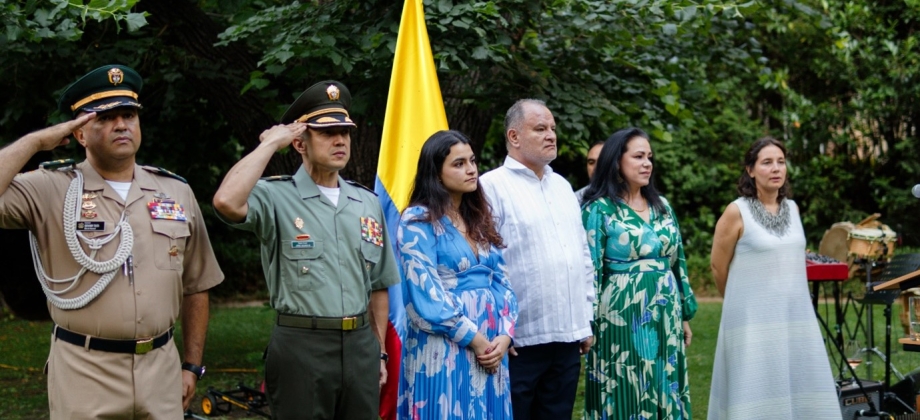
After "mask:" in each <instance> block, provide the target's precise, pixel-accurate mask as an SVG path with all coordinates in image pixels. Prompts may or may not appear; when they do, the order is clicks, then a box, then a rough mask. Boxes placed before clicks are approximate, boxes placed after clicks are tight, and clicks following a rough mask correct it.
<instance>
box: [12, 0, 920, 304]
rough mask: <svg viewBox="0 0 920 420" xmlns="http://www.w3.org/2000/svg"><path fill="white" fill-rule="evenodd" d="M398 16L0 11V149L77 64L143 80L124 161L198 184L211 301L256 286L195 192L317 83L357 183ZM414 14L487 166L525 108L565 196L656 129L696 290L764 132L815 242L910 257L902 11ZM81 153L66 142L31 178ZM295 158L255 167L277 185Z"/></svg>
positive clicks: (249, 256)
mask: <svg viewBox="0 0 920 420" xmlns="http://www.w3.org/2000/svg"><path fill="white" fill-rule="evenodd" d="M401 3H402V2H392V1H383V0H366V1H357V0H339V1H324V0H316V1H306V2H297V1H295V2H288V1H271V0H245V1H244V0H198V1H188V0H162V1H157V2H154V1H153V0H143V1H130V0H122V1H97V0H93V1H90V2H83V1H75V0H69V1H64V0H52V1H9V0H0V25H2V28H0V51H2V56H3V61H2V64H0V89H2V90H3V92H4V93H5V94H4V95H2V96H0V143H4V142H10V141H13V140H14V139H16V138H18V137H19V136H21V135H22V134H24V133H26V132H28V131H31V130H34V129H37V128H39V127H42V126H44V125H46V124H49V123H54V122H58V121H61V120H63V119H64V116H61V115H58V114H57V113H55V112H54V111H53V110H54V109H55V108H56V99H57V98H58V97H59V95H60V92H61V91H62V90H63V88H64V87H65V86H66V85H67V84H68V83H70V82H72V81H73V80H75V79H76V78H77V77H79V75H82V74H83V73H85V72H86V71H88V70H89V69H92V68H95V67H97V66H99V65H102V64H106V63H110V62H120V63H124V64H127V65H131V66H133V67H135V68H137V69H138V70H139V71H140V73H141V74H142V75H143V76H144V77H145V88H144V92H143V93H142V97H141V99H142V102H143V103H144V105H145V109H144V111H143V113H142V121H143V130H144V143H145V144H144V146H143V147H142V151H141V154H140V156H139V160H140V161H141V162H144V163H148V164H155V165H160V166H164V167H166V168H169V169H172V170H175V171H176V172H179V173H180V174H182V175H183V176H185V177H186V178H187V179H189V181H190V184H191V185H192V186H193V188H194V189H195V191H196V193H197V195H198V198H199V200H200V201H201V204H202V207H203V208H204V209H205V211H206V213H208V214H209V229H210V232H211V237H212V241H213V242H214V245H215V248H216V250H217V252H218V254H219V259H220V260H221V264H222V267H223V268H224V271H225V273H226V274H227V275H228V283H227V284H226V286H224V287H221V288H219V289H221V290H219V291H217V293H221V294H235V293H242V294H251V293H257V292H259V291H261V290H262V289H263V287H262V286H261V267H260V264H259V258H258V245H257V244H256V242H255V240H254V238H251V237H249V236H247V235H244V234H240V233H238V232H232V231H229V230H228V229H227V228H226V227H225V226H223V225H222V224H221V223H219V222H217V221H216V219H214V218H213V216H212V215H211V211H210V197H211V196H212V194H213V192H214V191H215V190H216V187H217V185H218V184H219V182H220V180H221V178H222V175H223V174H224V173H225V172H226V171H227V169H228V168H229V167H230V166H231V165H232V164H233V163H235V162H236V161H237V160H238V159H239V158H240V157H241V156H242V155H243V154H244V153H246V152H247V151H248V150H250V149H251V148H252V147H254V146H255V145H256V144H257V142H258V140H257V139H258V134H259V132H260V131H261V130H262V129H264V128H267V127H268V126H270V125H271V124H272V121H274V119H276V118H277V117H278V116H279V115H280V113H281V111H282V110H283V109H284V107H285V106H286V105H287V104H289V103H290V102H291V101H292V100H293V98H294V97H296V95H297V94H299V93H300V92H301V91H302V90H303V88H305V87H306V86H309V85H310V84H312V83H313V82H315V81H318V80H324V79H330V78H333V79H338V80H342V81H344V82H345V83H346V84H347V85H348V86H349V88H350V89H351V91H352V93H353V94H354V96H355V98H356V99H355V104H354V107H353V108H354V109H353V110H352V113H353V116H354V117H355V119H356V121H358V123H359V127H358V129H357V130H356V132H355V134H354V139H355V140H354V142H355V144H354V149H355V153H354V157H353V161H352V163H351V164H350V165H349V168H348V169H347V171H346V174H345V175H346V176H348V177H351V178H354V179H357V180H358V181H360V182H363V183H367V184H372V183H373V174H374V172H375V167H376V159H377V153H376V152H377V150H379V133H380V127H381V126H382V123H383V117H384V116H383V110H384V109H385V103H386V98H387V89H388V86H389V80H390V70H391V66H392V57H393V51H394V48H395V43H396V36H397V33H398V29H399V19H400V16H401V12H402V4H401ZM423 3H424V6H425V11H426V18H427V23H428V32H429V36H430V39H431V47H432V51H433V53H434V55H435V60H436V64H437V66H438V76H439V79H440V83H441V88H442V93H443V96H444V98H445V106H446V108H447V113H448V120H449V122H450V125H451V127H452V128H457V129H460V130H462V131H464V132H466V133H467V134H469V135H470V136H471V137H472V138H473V139H474V142H475V146H476V149H477V152H478V153H479V155H480V157H481V158H482V159H481V161H482V162H483V168H482V169H483V170H486V169H490V168H492V167H494V166H497V165H499V164H500V162H501V160H502V159H503V157H504V146H503V143H504V142H503V139H502V135H501V128H500V122H501V119H502V117H503V115H504V111H505V110H506V109H507V107H508V106H510V104H511V103H513V102H514V101H515V100H516V99H519V98H522V97H537V98H542V99H545V100H546V101H547V103H548V105H549V107H550V108H551V109H552V110H553V111H554V113H555V115H556V120H557V123H558V126H559V137H560V157H559V159H558V160H557V161H556V162H555V163H554V167H555V168H556V169H557V171H558V172H560V173H563V174H564V175H566V176H567V177H568V178H569V179H570V180H571V181H572V182H573V186H574V187H576V188H577V187H580V186H581V185H583V184H584V183H585V182H586V181H587V180H586V179H585V174H584V170H583V162H582V159H583V157H582V156H583V155H584V153H585V151H586V149H587V147H588V145H589V144H590V143H592V142H594V141H596V140H602V139H604V138H606V137H607V136H608V135H610V134H611V133H612V132H613V131H615V130H616V129H619V128H622V127H626V126H631V125H632V126H638V127H641V128H643V129H645V130H646V131H648V132H649V133H650V134H651V135H652V137H653V138H652V144H653V148H654V149H655V153H656V156H657V162H656V168H655V170H656V176H657V178H658V179H657V184H658V186H659V187H660V189H662V190H663V191H664V193H665V195H666V196H667V197H668V198H669V200H670V201H671V202H672V203H673V205H674V206H675V210H676V211H677V213H678V216H679V218H680V222H681V226H682V230H683V235H684V238H685V241H686V245H687V249H688V254H689V260H690V265H691V272H692V273H693V277H694V281H695V283H696V287H697V288H698V289H700V290H707V289H708V290H711V288H710V287H711V286H709V285H708V284H707V282H708V279H709V270H708V254H709V247H710V244H711V239H712V231H713V229H714V226H715V222H716V221H717V220H718V217H719V215H720V214H721V212H722V209H723V208H724V206H725V205H726V204H727V203H729V202H730V201H731V200H733V199H734V198H735V196H736V194H735V191H734V185H735V182H736V179H737V177H738V175H739V174H740V171H741V167H740V161H741V158H742V155H743V153H744V151H745V149H746V148H747V146H748V145H749V144H750V143H751V142H752V141H753V140H755V139H757V138H759V137H761V136H764V135H771V136H774V137H777V138H780V139H782V140H784V141H785V142H786V144H787V147H788V149H789V156H788V158H789V162H790V176H791V180H792V183H793V187H794V192H795V195H794V197H795V199H796V200H797V202H798V203H799V206H800V207H801V209H802V214H803V221H804V223H805V228H806V232H807V234H808V239H809V241H810V242H811V243H812V244H814V247H815V248H816V247H817V243H818V241H819V240H820V238H821V236H822V234H823V232H824V230H825V229H826V228H828V227H829V226H830V225H831V224H832V223H834V222H837V221H841V220H850V221H854V222H855V221H858V220H860V219H862V218H863V217H865V216H866V215H868V214H870V213H873V212H880V213H882V221H883V222H885V223H887V224H889V225H890V226H891V227H892V228H893V229H894V230H896V231H897V232H898V233H900V234H901V235H902V238H903V241H904V242H905V244H912V245H917V244H918V243H920V237H918V228H920V223H918V218H917V214H918V210H920V200H917V199H915V198H913V197H911V196H910V195H909V193H908V191H909V189H910V187H911V186H912V185H913V184H915V183H918V182H920V163H918V160H917V152H918V147H920V146H918V139H917V124H918V117H920V106H918V102H917V101H918V99H917V98H918V93H920V92H918V89H920V85H918V83H917V81H918V80H917V77H918V73H920V51H918V39H917V33H918V29H920V27H918V23H917V22H918V17H920V2H918V1H916V0H903V1H888V0H885V1H882V0H847V1H844V0H802V1H795V0H775V1H766V0H764V1H744V2H742V1H721V0H718V1H717V0H696V1H691V0H673V1H672V0H611V1H589V0H542V1H532V0H493V1H472V2H470V1H452V0H425V1H424V2H423ZM180 11H181V13H180ZM171 12H173V13H171ZM218 34H219V35H218ZM221 90H225V91H226V92H230V93H229V96H227V95H224V96H220V95H219V94H218V93H219V91H221ZM228 98H229V99H228ZM82 155H83V151H82V150H78V149H77V148H76V147H75V146H70V147H68V148H65V149H62V150H58V151H55V152H54V153H53V154H43V155H40V156H37V157H36V159H35V160H34V162H31V163H30V165H31V167H27V168H26V169H32V168H34V166H35V164H37V163H38V162H39V161H41V160H46V159H50V158H52V157H55V158H57V157H74V158H81V157H82ZM290 155H292V154H290V153H289V154H287V155H286V156H279V157H278V159H277V162H274V164H273V166H271V167H270V168H269V171H268V172H269V173H279V172H288V173H289V172H293V168H294V166H295V165H296V163H297V160H296V156H290ZM405 164H406V165H413V164H414V163H412V162H406V163H405Z"/></svg>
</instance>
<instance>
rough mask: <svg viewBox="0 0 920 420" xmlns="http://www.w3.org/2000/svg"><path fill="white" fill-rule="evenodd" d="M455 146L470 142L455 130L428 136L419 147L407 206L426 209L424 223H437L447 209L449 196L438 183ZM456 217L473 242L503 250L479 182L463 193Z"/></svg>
mask: <svg viewBox="0 0 920 420" xmlns="http://www.w3.org/2000/svg"><path fill="white" fill-rule="evenodd" d="M459 143H463V144H470V139H468V138H466V136H464V135H463V133H461V132H459V131H455V130H441V131H438V132H437V133H434V134H432V135H431V137H428V140H425V144H424V145H423V146H422V152H421V154H420V155H419V157H418V170H417V171H416V173H415V184H414V185H413V186H412V195H411V196H410V197H409V205H410V206H425V207H427V208H428V213H427V214H426V215H425V218H424V219H422V220H424V221H426V222H430V223H433V224H437V223H441V218H442V217H444V215H445V214H447V210H448V209H449V208H450V205H451V202H450V193H449V192H448V191H447V189H445V188H444V185H443V184H441V183H440V182H439V178H440V175H441V169H442V168H443V167H444V161H445V160H446V159H447V156H448V155H449V154H450V148H451V147H453V146H454V145H455V144H459ZM460 217H461V218H462V219H463V222H464V223H466V228H467V234H468V235H469V236H470V239H472V240H473V242H476V243H477V244H482V245H486V244H492V245H494V246H496V247H498V248H504V244H503V243H502V237H501V235H500V234H499V233H498V230H497V229H496V228H495V221H494V220H493V219H492V208H491V207H490V206H489V201H488V200H486V196H485V194H484V193H483V192H482V185H481V184H479V180H477V181H476V191H473V192H468V193H464V194H463V198H462V199H461V201H460Z"/></svg>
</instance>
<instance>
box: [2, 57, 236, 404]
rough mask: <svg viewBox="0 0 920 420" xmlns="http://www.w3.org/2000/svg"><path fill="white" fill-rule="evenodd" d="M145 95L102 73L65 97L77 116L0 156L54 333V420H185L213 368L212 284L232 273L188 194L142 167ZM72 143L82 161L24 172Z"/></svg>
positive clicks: (12, 213)
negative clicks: (178, 326)
mask: <svg viewBox="0 0 920 420" xmlns="http://www.w3.org/2000/svg"><path fill="white" fill-rule="evenodd" d="M141 86H142V81H141V78H140V76H139V75H138V74H137V73H136V72H135V71H134V70H132V69H131V68H128V67H125V66H121V65H108V66H103V67H100V68H98V69H95V70H93V71H91V72H89V73H88V74H86V75H85V76H83V77H82V78H81V79H79V80H78V81H76V82H75V83H73V84H72V85H71V86H69V87H68V88H67V89H66V90H65V91H64V94H63V95H62V97H61V101H60V103H59V106H60V109H61V111H62V112H64V113H65V114H70V115H74V116H75V117H76V118H75V119H74V120H71V121H68V122H65V123H61V124H58V125H55V126H52V127H49V128H46V129H44V130H40V131H37V132H34V133H31V134H28V135H26V136H24V137H22V138H20V139H19V140H17V141H16V142H14V143H12V144H10V145H9V146H7V147H6V148H4V149H2V150H0V162H3V165H2V166H0V227H2V228H6V229H28V230H29V231H30V233H31V237H30V238H31V243H32V253H33V258H34V260H35V265H36V273H37V275H38V278H39V281H40V282H41V284H42V288H43V289H44V291H45V295H46V296H47V297H48V303H49V305H48V308H49V311H50V313H51V318H52V320H54V324H55V325H54V330H53V332H52V334H53V335H52V340H51V351H50V354H49V356H48V364H47V366H46V368H47V373H48V401H49V406H50V410H51V418H52V419H64V418H66V419H96V418H119V419H178V418H182V414H183V410H184V408H185V407H187V406H188V404H189V402H190V401H191V399H192V397H193V395H194V391H195V384H196V381H197V380H198V378H199V377H200V375H201V374H202V373H203V370H204V369H203V367H202V366H201V365H202V360H201V358H202V352H203V348H204V341H205V332H206V329H207V324H208V289H210V288H211V287H214V286H215V285H217V284H218V283H220V282H221V281H222V280H223V274H222V273H221V271H220V268H219V267H218V265H217V261H216V260H215V258H214V253H213V251H212V249H211V244H210V242H209V241H208V234H207V231H206V230H205V224H204V221H203V220H202V216H201V211H200V210H199V208H198V203H197V201H196V200H195V195H194V194H193V193H192V190H191V189H190V188H189V186H188V185H186V183H185V181H184V180H183V179H181V178H180V177H178V176H177V175H174V174H172V173H169V172H166V171H165V170H162V169H159V168H154V167H147V166H139V165H137V164H136V163H135V153H136V152H137V150H138V147H139V146H140V143H141V128H140V121H139V118H138V109H139V108H140V107H141V105H140V103H139V102H138V93H139V92H140V90H141ZM70 134H72V135H73V136H74V137H75V138H76V140H77V142H79V143H80V145H81V146H83V147H84V148H85V149H86V160H85V161H83V162H81V163H78V164H75V165H74V164H72V163H70V164H52V165H46V166H45V167H43V168H42V169H39V170H36V171H32V172H28V173H25V174H19V175H17V174H16V172H17V170H18V169H19V168H21V167H23V166H24V165H25V164H26V162H27V161H28V160H29V158H31V157H32V155H34V154H35V153H37V152H39V151H41V150H51V149H54V148H55V147H58V146H61V145H66V144H67V143H68V142H69V139H68V138H67V136H68V135H70ZM180 314H181V316H182V338H183V342H184V354H183V357H182V358H180V357H179V353H178V351H177V350H176V346H175V344H174V341H173V325H174V324H175V323H176V321H177V318H178V317H179V315H180ZM183 362H184V363H183Z"/></svg>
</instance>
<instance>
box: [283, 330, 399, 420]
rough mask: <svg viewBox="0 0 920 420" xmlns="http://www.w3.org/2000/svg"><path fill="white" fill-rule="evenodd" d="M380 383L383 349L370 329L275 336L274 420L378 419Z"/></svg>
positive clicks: (316, 331)
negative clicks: (381, 349) (381, 352)
mask: <svg viewBox="0 0 920 420" xmlns="http://www.w3.org/2000/svg"><path fill="white" fill-rule="evenodd" d="M379 380H380V344H379V343H378V342H377V339H376V338H374V335H373V333H372V332H371V329H370V326H368V325H365V326H363V327H361V328H358V329H356V330H354V331H332V330H310V329H303V328H291V327H282V326H278V325H276V326H275V328H274V330H272V336H271V341H270V342H269V345H268V352H267V354H266V358H265V386H266V391H267V392H266V394H267V396H268V402H269V407H271V410H272V418H273V419H281V420H284V419H317V420H320V419H323V420H325V419H328V420H351V419H368V420H370V419H377V418H378V408H379V404H380V397H379V387H378V382H379ZM396 380H398V378H397V379H396Z"/></svg>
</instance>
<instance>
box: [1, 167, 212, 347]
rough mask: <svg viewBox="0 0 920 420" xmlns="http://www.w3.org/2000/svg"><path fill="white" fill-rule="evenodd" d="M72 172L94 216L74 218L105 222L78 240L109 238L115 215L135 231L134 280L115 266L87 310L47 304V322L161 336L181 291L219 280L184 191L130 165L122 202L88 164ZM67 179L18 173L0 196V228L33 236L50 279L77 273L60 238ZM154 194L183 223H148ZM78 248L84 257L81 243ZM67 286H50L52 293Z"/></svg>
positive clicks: (104, 256)
mask: <svg viewBox="0 0 920 420" xmlns="http://www.w3.org/2000/svg"><path fill="white" fill-rule="evenodd" d="M77 168H79V169H80V170H81V171H82V172H83V177H84V185H83V191H82V193H83V194H87V195H95V198H92V199H89V200H84V199H82V198H81V200H80V201H82V202H83V203H86V202H90V203H92V204H91V205H87V207H93V208H92V209H90V210H92V211H93V212H95V214H96V215H95V217H93V218H86V217H79V216H78V218H79V220H81V221H90V222H102V223H104V229H101V230H98V231H86V230H84V231H83V233H84V235H86V236H87V237H98V236H100V235H105V234H108V233H111V232H112V231H113V230H114V229H115V225H116V224H117V223H118V221H119V218H120V217H121V215H122V212H124V214H125V217H126V218H127V220H128V222H129V223H130V224H131V227H132V229H133V230H134V248H133V251H132V255H133V260H134V283H133V284H131V283H130V282H129V278H128V277H127V276H125V274H124V270H123V268H120V269H119V270H118V273H117V274H116V275H115V278H114V279H113V280H112V282H111V283H110V284H109V285H108V287H106V289H105V290H104V291H103V292H102V293H101V294H100V295H99V296H98V297H97V298H96V299H94V300H93V301H92V302H90V303H89V304H88V305H87V306H85V307H83V308H81V309H76V310H61V309H58V308H57V307H54V306H52V305H50V304H49V310H50V312H51V318H52V319H53V320H54V322H55V323H57V324H58V325H60V326H61V327H64V328H66V329H68V330H71V331H74V332H78V333H81V334H86V335H91V336H95V337H102V338H110V339H132V338H147V337H153V336H157V335H159V334H162V333H163V332H165V331H166V330H168V329H169V327H171V326H172V325H173V324H175V322H176V319H177V317H178V316H179V309H180V307H181V302H182V295H183V294H192V293H197V292H201V291H204V290H208V289H210V288H211V287H214V286H216V285H217V284H219V283H220V282H221V281H223V273H222V272H221V271H220V267H218V265H217V260H216V259H215V258H214V252H213V250H212V248H211V243H210V241H209V240H208V234H207V231H206V230H205V224H204V220H202V216H201V210H200V209H199V208H198V202H197V201H196V200H195V196H194V194H193V193H192V190H191V188H189V186H188V185H186V184H185V183H183V182H181V181H179V180H177V179H173V178H171V177H167V176H161V175H158V174H154V173H151V172H149V171H148V170H145V169H143V167H141V166H135V168H134V181H133V182H132V184H131V189H130V191H129V192H128V197H127V200H122V198H121V196H119V195H118V193H117V192H115V190H114V189H112V187H111V186H110V185H109V184H108V183H107V182H105V180H104V179H103V178H102V177H101V176H100V175H99V174H98V173H97V172H96V171H95V170H94V169H93V167H92V166H90V165H89V163H87V162H82V163H80V164H79V165H77ZM74 176H75V175H74V173H73V172H72V171H69V170H66V171H61V170H55V171H50V170H37V171H32V172H29V173H25V174H20V175H17V176H16V177H15V178H14V179H13V182H12V183H11V184H10V187H9V189H7V191H6V192H5V193H4V194H3V195H2V196H0V227H2V228H6V229H22V228H26V229H29V230H31V231H32V232H33V233H34V234H35V236H36V238H37V239H38V244H39V249H40V253H41V259H42V262H43V264H44V268H45V272H46V273H47V274H48V275H49V276H50V277H51V278H54V279H62V278H68V277H72V276H73V275H75V274H76V273H77V272H78V271H79V269H80V265H79V264H78V263H77V262H76V261H75V260H74V258H73V256H72V255H71V253H70V250H69V249H68V248H67V242H66V241H65V240H64V233H63V215H62V211H63V206H64V195H65V193H66V192H67V188H68V187H69V186H70V182H71V180H72V179H73V178H74ZM155 195H159V197H168V198H167V199H168V200H174V201H175V202H176V203H177V204H179V205H181V206H182V208H183V210H184V212H185V216H186V218H187V221H178V220H166V219H154V218H153V217H152V216H151V212H150V210H149V208H148V205H149V203H152V202H155V201H156V200H158V199H160V198H158V197H156V196H155ZM68 211H70V210H69V209H68ZM120 241H121V238H120V237H116V238H115V239H113V240H112V241H111V242H109V243H108V244H106V245H105V246H103V247H102V249H100V250H99V252H98V254H97V255H96V258H95V260H96V261H105V260H109V259H111V258H112V256H113V255H114V253H115V249H116V248H117V245H118V243H119V242H120ZM83 249H84V251H86V252H87V253H89V252H90V250H89V249H88V248H87V247H86V246H85V245H83ZM98 278H99V275H97V274H94V273H91V272H87V273H86V274H85V275H84V276H83V277H82V278H81V280H80V283H79V284H78V286H77V287H76V288H75V289H74V290H73V291H71V292H69V293H67V294H65V295H62V296H61V297H63V298H72V297H74V296H78V295H80V294H83V293H84V292H85V291H86V290H87V289H89V288H90V287H92V285H93V284H95V282H96V280H97V279H98ZM66 286H67V284H63V285H56V286H54V289H55V290H61V289H63V288H64V287H66Z"/></svg>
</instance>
